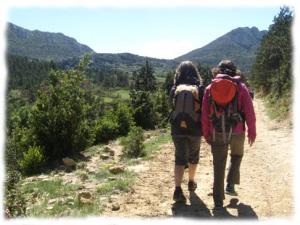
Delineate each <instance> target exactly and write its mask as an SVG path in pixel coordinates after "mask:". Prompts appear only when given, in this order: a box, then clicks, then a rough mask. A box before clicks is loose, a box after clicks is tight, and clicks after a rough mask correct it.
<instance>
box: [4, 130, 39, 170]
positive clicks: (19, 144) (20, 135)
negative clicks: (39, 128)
mask: <svg viewBox="0 0 300 225" xmlns="http://www.w3.org/2000/svg"><path fill="white" fill-rule="evenodd" d="M33 145H35V137H34V135H33V133H32V130H31V129H29V128H25V127H17V128H16V129H14V130H13V131H12V132H11V134H10V135H9V136H8V137H7V141H6V148H5V162H6V167H7V169H8V170H10V169H14V170H19V169H20V168H19V164H18V163H17V162H18V161H20V160H22V159H23V154H24V152H26V151H27V150H28V149H29V147H30V146H33Z"/></svg>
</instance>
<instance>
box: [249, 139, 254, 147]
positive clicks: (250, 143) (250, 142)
mask: <svg viewBox="0 0 300 225" xmlns="http://www.w3.org/2000/svg"><path fill="white" fill-rule="evenodd" d="M254 141H255V138H250V137H248V144H249V145H250V147H251V146H252V145H253V143H254Z"/></svg>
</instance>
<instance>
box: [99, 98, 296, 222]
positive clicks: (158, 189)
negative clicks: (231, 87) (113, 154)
mask: <svg viewBox="0 0 300 225" xmlns="http://www.w3.org/2000/svg"><path fill="white" fill-rule="evenodd" d="M254 105H255V110H256V114H257V134H258V136H257V140H256V142H255V143H254V145H253V146H252V147H251V148H250V147H249V146H248V145H247V144H245V154H244V158H243V162H242V165H241V185H240V186H238V187H237V192H238V194H239V195H238V196H228V195H226V200H225V202H224V205H225V208H224V210H218V211H214V210H213V199H212V196H211V193H212V182H213V180H212V178H213V171H212V157H211V154H210V148H209V146H208V145H207V144H206V143H204V142H203V141H202V145H201V159H200V163H199V167H198V171H197V175H196V180H197V182H198V189H197V190H196V192H195V193H193V194H191V195H190V194H189V193H188V191H187V173H186V174H185V179H184V181H183V185H182V187H183V190H184V193H185V195H186V196H187V197H188V202H187V204H186V205H176V204H173V201H172V195H173V188H174V184H173V180H174V176H173V166H174V148H173V144H172V143H168V144H164V145H162V146H161V147H160V148H161V150H160V152H159V154H158V155H157V156H156V157H155V158H154V159H153V160H151V161H147V162H145V163H143V164H141V165H138V166H135V167H132V168H131V169H132V170H135V171H136V172H138V173H139V176H138V178H137V181H136V183H135V185H134V187H133V191H131V192H129V193H125V194H123V195H120V196H119V197H118V199H117V201H118V203H119V205H120V209H119V210H117V211H112V210H111V208H107V210H105V212H104V216H109V217H110V216H113V217H126V218H135V217H138V218H139V217H143V218H144V217H164V218H165V217H173V216H175V217H188V218H206V219H208V218H216V217H221V218H223V217H226V218H253V219H264V218H290V217H292V216H293V208H294V200H293V142H292V130H291V129H290V128H288V127H287V126H285V125H283V124H278V123H275V122H274V121H270V120H269V119H268V118H267V116H266V112H265V109H264V106H263V103H262V101H261V100H259V99H256V100H255V102H254ZM228 158H229V157H228ZM227 165H228V164H227Z"/></svg>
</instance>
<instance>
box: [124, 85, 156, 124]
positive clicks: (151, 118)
mask: <svg viewBox="0 0 300 225" xmlns="http://www.w3.org/2000/svg"><path fill="white" fill-rule="evenodd" d="M130 99H131V107H132V108H133V109H134V120H135V123H136V125H137V126H140V127H142V128H143V129H154V128H155V125H156V124H157V120H156V114H155V107H154V101H153V98H152V96H151V92H147V91H135V90H131V91H130Z"/></svg>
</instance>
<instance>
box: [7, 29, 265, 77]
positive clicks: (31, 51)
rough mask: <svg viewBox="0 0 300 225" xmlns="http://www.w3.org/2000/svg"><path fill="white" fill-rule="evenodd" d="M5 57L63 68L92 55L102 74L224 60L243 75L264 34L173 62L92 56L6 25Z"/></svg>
mask: <svg viewBox="0 0 300 225" xmlns="http://www.w3.org/2000/svg"><path fill="white" fill-rule="evenodd" d="M7 31H8V32H7V37H8V51H7V52H8V54H11V55H21V56H27V57H29V58H37V59H40V60H54V61H60V63H61V65H62V66H63V67H64V68H68V67H72V66H75V65H76V63H78V62H79V58H80V56H82V55H83V54H84V53H87V52H91V53H93V57H92V60H93V61H92V64H91V67H92V68H95V69H101V70H105V71H113V70H123V71H128V72H132V71H134V70H136V69H137V68H139V67H140V66H141V65H144V64H145V61H146V60H148V61H149V62H150V63H151V65H152V66H153V67H154V69H155V71H156V73H160V72H165V71H167V70H174V69H175V68H176V66H177V65H178V64H179V62H180V61H183V60H192V61H194V62H195V63H200V64H207V65H209V66H211V67H213V66H216V65H217V64H218V62H219V61H220V60H221V59H223V58H228V59H231V60H232V61H233V62H234V63H235V64H236V65H237V66H238V68H240V69H241V70H242V71H244V72H248V71H249V70H250V68H251V65H252V63H253V61H254V58H255V52H256V49H257V48H258V46H259V45H260V41H261V39H262V37H263V35H264V34H265V33H266V31H259V30H258V29H257V28H256V27H252V28H249V27H242V28H237V29H234V30H232V31H230V32H228V33H227V34H225V35H223V36H221V37H219V38H217V39H216V40H214V41H212V42H211V43H209V44H207V45H206V46H204V47H202V48H198V49H195V50H193V51H191V52H188V53H186V54H184V55H182V56H179V57H177V58H175V59H173V60H167V59H156V58H150V57H144V56H139V55H135V54H131V53H118V54H110V53H95V52H94V51H93V50H92V49H91V48H89V47H88V46H86V45H83V44H80V43H78V42H77V41H76V40H75V39H74V38H70V37H67V36H65V35H64V34H62V33H50V32H41V31H37V30H34V31H30V30H27V29H24V28H22V27H19V26H16V25H14V24H12V23H9V24H8V30H7Z"/></svg>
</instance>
